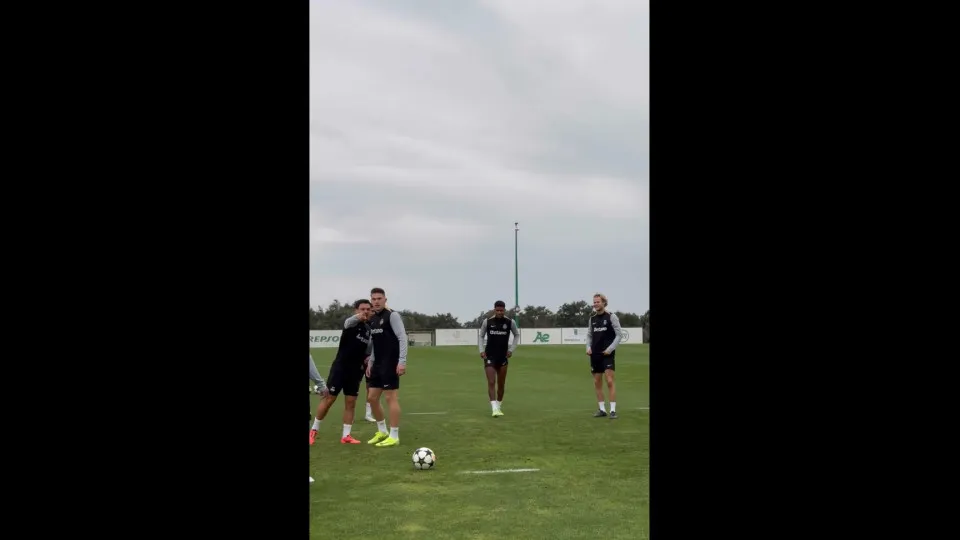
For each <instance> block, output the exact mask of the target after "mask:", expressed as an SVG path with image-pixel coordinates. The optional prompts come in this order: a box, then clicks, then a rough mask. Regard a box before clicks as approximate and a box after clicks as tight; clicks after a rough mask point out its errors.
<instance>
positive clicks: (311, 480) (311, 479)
mask: <svg viewBox="0 0 960 540" xmlns="http://www.w3.org/2000/svg"><path fill="white" fill-rule="evenodd" d="M310 483H311V484H312V483H313V477H312V476H311V477H310Z"/></svg>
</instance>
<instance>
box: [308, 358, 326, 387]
mask: <svg viewBox="0 0 960 540" xmlns="http://www.w3.org/2000/svg"><path fill="white" fill-rule="evenodd" d="M310 380H311V381H313V382H315V383H316V384H317V388H319V389H320V393H321V394H326V393H327V382H326V381H324V380H323V377H322V376H320V371H319V370H318V369H317V364H316V363H314V361H313V356H310Z"/></svg>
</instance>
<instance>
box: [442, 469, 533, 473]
mask: <svg viewBox="0 0 960 540" xmlns="http://www.w3.org/2000/svg"><path fill="white" fill-rule="evenodd" d="M539 470H540V469H493V470H490V471H460V474H494V473H508V472H537V471H539Z"/></svg>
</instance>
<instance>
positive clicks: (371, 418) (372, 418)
mask: <svg viewBox="0 0 960 540" xmlns="http://www.w3.org/2000/svg"><path fill="white" fill-rule="evenodd" d="M363 379H364V380H365V381H366V383H367V396H368V397H369V396H370V377H367V376H366V375H364V376H363ZM366 405H367V411H366V415H365V416H364V417H363V419H364V420H366V421H367V422H376V421H377V419H376V417H375V416H374V415H373V407H371V406H370V400H369V399H367V403H366Z"/></svg>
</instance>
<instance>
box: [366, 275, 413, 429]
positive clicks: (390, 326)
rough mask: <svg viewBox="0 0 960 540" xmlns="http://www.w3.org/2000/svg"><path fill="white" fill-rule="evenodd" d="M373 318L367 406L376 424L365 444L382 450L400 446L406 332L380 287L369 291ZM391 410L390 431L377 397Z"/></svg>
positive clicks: (405, 367) (371, 319) (371, 321)
mask: <svg viewBox="0 0 960 540" xmlns="http://www.w3.org/2000/svg"><path fill="white" fill-rule="evenodd" d="M370 301H371V302H372V303H373V315H371V317H370V328H371V332H372V336H373V344H374V348H375V349H376V354H375V355H373V356H372V357H371V358H370V362H369V364H367V404H368V405H369V406H370V409H371V412H372V413H373V417H374V420H375V421H376V422H377V434H376V435H374V436H373V438H372V439H370V440H369V441H367V444H372V445H375V446H377V447H380V448H383V447H386V446H396V445H398V444H400V397H399V393H400V377H401V376H403V375H404V374H405V373H406V372H407V331H406V329H405V328H404V327H403V320H402V318H401V317H400V314H399V313H397V312H396V311H393V310H392V309H390V308H388V307H387V296H386V292H384V290H383V289H381V288H380V287H374V288H373V289H372V290H371V291H370ZM381 395H383V396H384V397H386V399H387V405H388V406H389V408H390V432H389V433H387V423H386V420H385V418H384V413H383V407H382V406H381V405H380V396H381Z"/></svg>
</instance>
